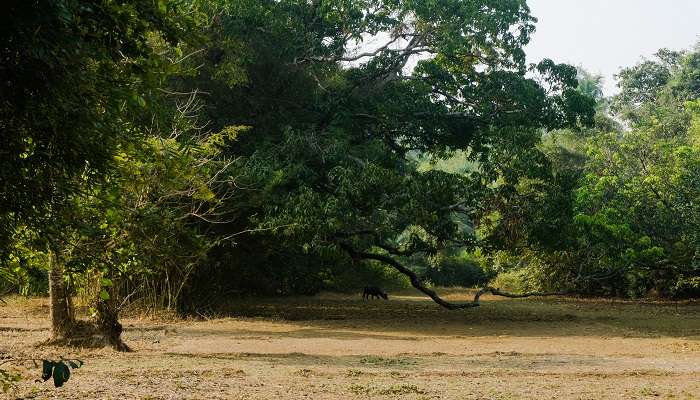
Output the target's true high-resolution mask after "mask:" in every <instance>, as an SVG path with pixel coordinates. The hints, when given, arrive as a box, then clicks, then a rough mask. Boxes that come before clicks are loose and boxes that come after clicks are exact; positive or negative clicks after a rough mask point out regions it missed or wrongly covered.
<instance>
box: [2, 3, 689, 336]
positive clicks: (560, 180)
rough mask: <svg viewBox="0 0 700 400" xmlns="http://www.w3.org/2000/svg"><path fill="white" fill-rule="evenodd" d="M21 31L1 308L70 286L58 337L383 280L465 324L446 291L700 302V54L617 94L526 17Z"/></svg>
mask: <svg viewBox="0 0 700 400" xmlns="http://www.w3.org/2000/svg"><path fill="white" fill-rule="evenodd" d="M0 21H1V23H0V37H2V41H1V42H0V60H1V61H0V82H1V84H0V131H1V132H2V134H1V136H0V294H8V293H19V294H22V295H41V294H47V293H50V296H51V317H52V321H53V335H54V338H56V339H63V338H70V337H71V336H73V335H74V334H75V332H78V331H81V330H84V329H97V330H99V332H102V333H103V334H104V338H105V340H106V343H108V344H111V345H113V346H116V347H118V348H119V347H123V346H125V345H124V344H123V343H121V340H120V338H119V336H120V333H121V326H120V324H119V312H120V310H122V309H123V308H124V307H126V306H129V305H133V306H138V307H145V308H153V309H169V310H174V311H176V312H179V313H183V314H187V313H190V312H193V311H194V310H197V309H201V308H206V307H215V306H216V304H217V302H220V301H222V300H225V299H226V298H229V297H232V296H271V295H274V296H284V295H292V294H302V295H312V294H316V293H318V292H320V291H326V290H329V291H345V292H351V291H358V290H359V289H360V288H362V287H363V286H365V285H368V284H377V285H382V286H383V287H410V286H413V287H415V288H417V289H419V290H421V291H422V292H423V293H425V294H426V295H428V296H430V297H432V298H433V299H434V300H435V301H436V302H437V303H439V304H440V305H442V306H445V307H448V308H462V307H472V306H475V305H478V298H477V299H475V302H474V303H467V304H453V303H449V302H447V301H445V300H443V299H442V298H441V297H439V295H438V294H437V293H436V291H435V290H434V289H433V288H435V287H440V286H477V287H484V288H486V289H487V290H489V291H491V292H492V293H494V294H499V293H500V294H506V295H508V294H513V293H515V294H522V293H541V294H547V293H564V292H566V293H576V294H578V295H582V296H585V295H595V296H614V297H624V298H640V297H645V296H655V297H661V298H690V297H698V296H700V49H699V48H695V49H692V50H689V51H674V50H669V49H661V50H659V51H658V53H657V54H656V56H655V57H654V58H652V59H642V60H641V61H640V62H639V63H638V64H637V65H632V66H629V67H627V68H624V69H622V70H621V71H620V72H619V75H618V85H619V93H618V94H616V95H614V96H612V97H604V96H603V93H602V89H601V88H602V82H601V78H600V77H598V76H596V75H593V74H590V73H588V72H586V71H585V70H584V69H583V68H581V67H578V68H577V67H574V66H571V65H565V64H558V63H556V62H554V61H552V60H548V59H545V60H542V61H541V62H539V63H537V64H528V63H527V62H526V58H525V53H524V50H523V48H524V46H525V45H526V44H527V43H528V41H529V39H530V35H531V34H532V32H533V31H534V29H535V26H536V19H535V18H534V17H533V16H532V15H531V13H530V10H529V8H528V6H527V4H526V1H525V0H499V1H492V0H473V1H462V0H422V1H418V0H410V1H409V0H401V1H400V0H374V1H367V0H177V1H164V0H158V1H155V0H129V1H126V0H121V1H112V0H109V1H108V0H105V1H81V0H56V1H51V2H38V1H20V0H10V1H9V2H8V3H7V4H5V12H4V13H3V16H2V17H0ZM498 288H500V289H498ZM437 292H439V290H437ZM75 302H80V304H74V303H75ZM78 306H80V307H86V308H87V309H88V310H89V314H91V315H92V319H91V321H90V322H86V321H81V320H80V318H78V317H77V316H76V312H75V309H76V308H77V307H78ZM88 325H90V326H91V327H92V328H90V327H88Z"/></svg>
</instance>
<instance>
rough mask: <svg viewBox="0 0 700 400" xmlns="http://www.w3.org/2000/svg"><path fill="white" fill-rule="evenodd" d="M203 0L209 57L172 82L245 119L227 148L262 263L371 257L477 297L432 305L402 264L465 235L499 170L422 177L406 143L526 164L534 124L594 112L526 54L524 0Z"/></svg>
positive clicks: (571, 122)
mask: <svg viewBox="0 0 700 400" xmlns="http://www.w3.org/2000/svg"><path fill="white" fill-rule="evenodd" d="M216 4H217V8H216V10H217V12H216V13H214V15H216V17H215V18H213V19H212V21H211V24H210V25H209V30H208V31H207V35H208V36H209V37H210V40H209V43H210V47H209V48H208V49H207V51H206V52H204V53H203V54H201V57H202V60H203V61H204V62H205V63H206V66H205V67H203V68H202V69H200V70H199V75H197V76H194V77H191V78H190V79H183V82H182V84H183V85H185V87H187V85H189V87H199V88H201V89H202V90H204V91H206V92H208V93H211V97H210V98H209V99H208V103H209V106H210V108H209V113H210V116H211V119H212V120H213V121H215V125H216V126H218V127H219V128H222V127H225V126H227V125H246V126H250V127H251V128H250V130H249V131H248V132H246V134H244V135H241V137H239V138H237V140H235V141H233V142H231V143H229V145H228V147H227V151H228V152H230V154H236V155H241V156H242V157H243V160H245V161H244V162H245V165H246V171H247V174H246V178H247V179H248V182H249V184H250V185H252V186H253V187H255V188H256V191H255V192H254V194H252V195H251V196H250V197H249V198H248V200H247V201H246V202H245V203H244V204H245V207H246V211H244V212H243V213H242V215H247V218H246V219H243V220H242V221H248V222H247V223H248V224H249V225H248V226H247V230H250V231H252V232H253V233H254V234H251V235H248V236H247V237H240V238H237V240H238V241H239V242H243V241H245V244H244V246H245V247H246V248H249V249H253V250H252V251H253V252H255V251H264V252H265V254H266V256H265V257H263V262H265V263H268V264H270V263H274V264H276V265H283V264H284V263H285V262H286V260H288V259H289V257H285V256H284V255H285V254H289V253H292V254H295V255H299V257H304V255H308V258H310V259H315V260H324V259H332V258H337V257H339V256H340V255H344V256H345V257H347V258H346V259H347V260H351V261H352V262H360V261H364V262H380V263H383V264H385V265H387V266H389V267H391V268H394V269H396V270H398V271H400V272H401V273H403V274H405V275H407V276H408V277H409V279H410V280H411V283H412V284H413V286H415V287H416V288H418V289H419V290H421V291H423V292H424V293H426V294H427V295H429V296H430V297H432V298H433V299H434V300H435V301H437V302H438V303H439V304H441V305H443V306H445V307H449V308H456V307H471V306H474V305H475V304H476V302H475V303H468V304H464V305H453V304H450V303H448V302H445V301H443V300H442V299H441V298H440V297H439V296H438V295H437V294H435V293H434V292H433V291H432V290H430V289H429V288H427V287H426V286H425V285H424V284H423V283H422V282H421V280H420V279H419V278H418V277H417V276H416V274H415V273H413V271H411V269H410V268H407V267H406V266H405V265H404V262H405V259H406V257H408V256H410V255H414V254H428V255H430V254H434V253H435V252H437V251H439V250H441V249H444V248H446V247H450V246H474V245H475V244H476V238H475V237H474V235H473V230H471V229H469V228H468V226H469V224H472V223H473V222H474V221H475V220H476V219H477V218H478V216H479V215H480V214H481V213H482V211H483V208H484V207H486V204H484V203H483V200H484V199H485V198H486V196H485V194H484V193H485V192H487V191H488V190H489V187H490V186H491V185H492V184H493V182H494V180H497V179H499V178H500V177H499V174H498V173H497V172H496V171H491V170H485V171H481V173H479V174H471V175H470V174H467V175H463V174H455V173H447V172H442V171H424V172H421V171H419V170H417V168H416V165H415V163H414V162H413V161H412V160H411V157H410V154H412V153H415V152H420V153H423V154H426V155H428V156H429V157H435V158H441V157H448V156H449V155H450V154H452V153H453V152H454V151H458V150H459V151H463V152H464V153H465V154H467V155H468V157H469V159H470V160H474V161H479V162H484V163H485V165H488V167H491V166H493V165H495V163H493V162H491V163H488V164H487V163H486V161H488V160H489V157H491V156H490V154H492V152H493V151H494V149H506V148H515V149H522V151H521V152H517V151H514V152H513V153H514V156H516V157H521V156H522V157H523V158H522V159H521V161H522V163H529V162H531V161H535V162H536V161H537V160H533V159H532V157H535V156H536V155H535V154H534V153H531V152H529V150H528V149H531V148H532V147H533V146H534V145H535V143H536V140H533V137H535V136H533V135H532V133H533V132H536V131H537V130H538V129H541V128H548V129H549V128H561V127H567V126H578V125H579V124H588V123H591V122H592V118H593V113H594V111H593V105H594V101H593V100H592V99H590V98H589V97H588V96H586V95H584V94H582V93H581V92H579V91H577V90H576V87H577V84H578V82H577V79H576V69H575V68H573V67H570V66H566V65H558V64H555V63H553V62H552V61H549V60H545V61H543V62H541V63H539V64H538V65H536V66H531V67H528V66H527V65H526V64H525V56H524V52H523V50H522V47H523V46H524V45H525V44H526V43H527V42H528V40H529V35H530V33H531V32H532V31H533V30H534V22H535V20H534V18H532V17H531V16H530V14H529V9H528V7H527V5H526V3H525V1H521V0H512V1H502V2H491V1H469V2H467V1H459V0H439V1H418V2H414V1H380V2H367V1H361V0H357V1H312V2H306V1H294V0H284V1H245V0H235V1H227V2H221V3H216ZM368 38H375V39H376V40H380V41H381V43H380V44H376V45H374V46H370V45H366V46H365V45H363V42H364V41H365V40H366V39H368ZM414 65H415V66H414ZM528 71H532V72H533V73H534V74H535V75H536V76H537V78H536V79H533V78H528V77H526V74H527V72H528ZM515 153H517V154H515ZM494 154H495V153H494ZM460 221H461V222H460ZM246 261H247V260H246Z"/></svg>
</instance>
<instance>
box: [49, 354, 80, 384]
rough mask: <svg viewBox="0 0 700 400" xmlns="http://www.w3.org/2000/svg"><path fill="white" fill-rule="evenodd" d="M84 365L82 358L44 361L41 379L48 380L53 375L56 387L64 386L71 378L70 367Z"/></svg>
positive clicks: (74, 367)
mask: <svg viewBox="0 0 700 400" xmlns="http://www.w3.org/2000/svg"><path fill="white" fill-rule="evenodd" d="M82 366H83V361H81V360H61V361H50V360H43V361H42V373H41V379H42V380H43V381H44V382H46V381H47V380H49V379H51V377H52V376H53V384H54V386H56V387H61V386H63V384H64V383H66V382H67V381H68V379H70V374H71V373H70V369H71V368H73V369H76V368H80V367H82Z"/></svg>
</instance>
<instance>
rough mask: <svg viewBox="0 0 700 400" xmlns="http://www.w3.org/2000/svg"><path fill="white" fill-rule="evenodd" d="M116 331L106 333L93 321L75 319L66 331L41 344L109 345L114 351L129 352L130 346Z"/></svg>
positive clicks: (88, 346) (99, 346) (95, 346)
mask: <svg viewBox="0 0 700 400" xmlns="http://www.w3.org/2000/svg"><path fill="white" fill-rule="evenodd" d="M115 333H116V332H108V333H106V332H105V331H104V329H100V327H99V326H97V325H96V324H94V323H91V322H88V321H81V320H78V321H75V322H74V323H72V324H71V326H70V329H69V330H68V332H67V333H66V334H64V335H62V336H61V337H58V338H53V339H50V340H48V341H46V342H44V343H42V344H44V345H50V346H72V347H86V348H103V347H111V348H113V349H114V350H116V351H122V352H129V351H131V348H130V347H129V346H128V345H127V344H126V343H124V342H123V341H122V340H121V338H120V335H121V331H120V332H119V335H115Z"/></svg>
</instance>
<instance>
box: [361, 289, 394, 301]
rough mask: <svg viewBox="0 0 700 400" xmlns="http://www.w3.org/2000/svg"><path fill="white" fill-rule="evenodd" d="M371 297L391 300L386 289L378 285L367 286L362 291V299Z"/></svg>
mask: <svg viewBox="0 0 700 400" xmlns="http://www.w3.org/2000/svg"><path fill="white" fill-rule="evenodd" d="M370 297H372V298H375V299H378V298H380V297H381V298H383V299H384V300H389V296H388V295H387V294H386V293H384V291H383V290H382V289H380V288H378V287H376V286H365V290H364V291H363V292H362V299H363V300H367V299H369V298H370Z"/></svg>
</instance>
